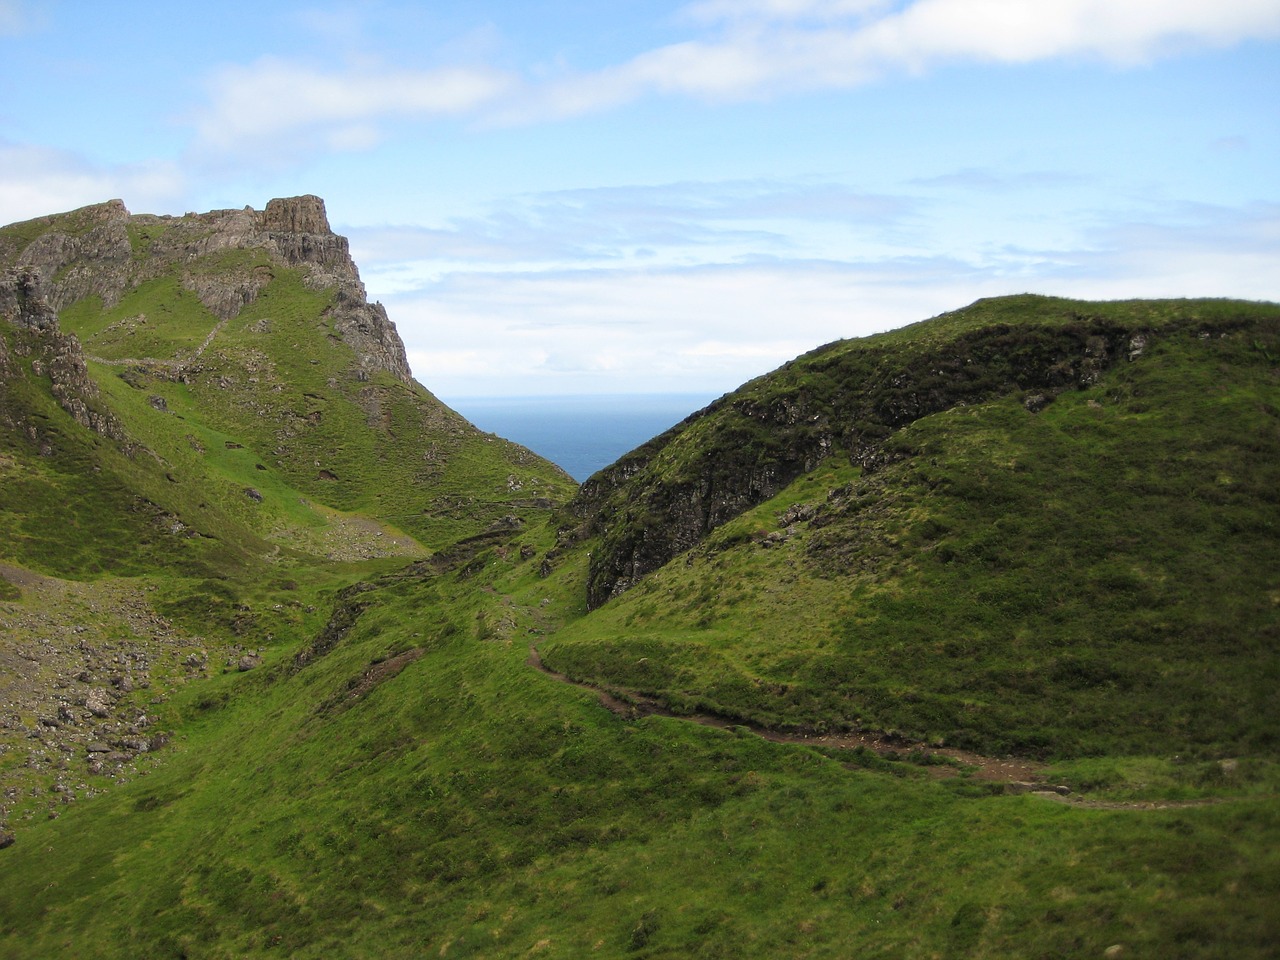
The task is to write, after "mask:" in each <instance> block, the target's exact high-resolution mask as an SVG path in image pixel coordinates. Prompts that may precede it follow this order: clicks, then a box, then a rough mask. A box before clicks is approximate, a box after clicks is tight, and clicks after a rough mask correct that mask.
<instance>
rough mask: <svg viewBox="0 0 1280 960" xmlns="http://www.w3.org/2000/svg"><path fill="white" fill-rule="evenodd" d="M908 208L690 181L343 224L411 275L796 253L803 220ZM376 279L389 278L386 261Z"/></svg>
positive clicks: (378, 259) (836, 189) (897, 215)
mask: <svg viewBox="0 0 1280 960" xmlns="http://www.w3.org/2000/svg"><path fill="white" fill-rule="evenodd" d="M916 209H917V204H916V202H915V201H913V200H912V199H910V198H909V197H905V196H894V195H888V194H876V193H868V192H859V191H856V190H853V189H850V188H849V187H847V186H845V185H842V184H837V183H829V182H808V181H801V182H793V181H780V180H738V181H719V182H710V183H707V182H692V181H691V182H683V183H671V184H659V185H646V186H619V187H608V188H595V189H579V190H560V191H551V192H547V193H541V194H536V195H530V196H521V197H512V198H505V199H503V200H502V201H500V202H499V203H498V204H495V207H494V209H493V210H492V211H491V212H489V213H487V214H485V215H481V216H475V217H461V218H455V219H453V220H451V221H449V222H448V223H447V224H445V225H443V226H439V227H412V226H394V225H393V226H389V227H382V228H378V227H366V228H356V229H353V230H351V231H350V235H351V240H352V244H353V250H354V252H355V253H356V255H357V256H358V257H359V258H360V262H361V263H362V264H365V265H367V267H368V268H369V272H370V274H371V275H374V274H377V273H378V271H379V270H380V269H382V268H383V267H384V265H388V264H391V265H398V266H391V267H390V269H391V270H392V271H396V272H398V273H399V275H400V276H401V277H402V278H409V277H411V276H412V275H413V273H414V271H413V270H411V269H405V266H404V265H405V264H406V263H407V262H410V261H428V260H429V261H433V263H432V265H431V266H430V268H429V270H430V272H431V273H439V272H440V271H441V270H442V269H448V268H449V267H451V266H454V267H456V266H457V265H461V264H464V263H465V264H467V269H472V270H499V269H520V270H526V269H546V268H548V267H549V266H550V267H552V268H555V267H559V266H563V265H566V264H570V263H579V264H587V263H596V264H605V265H614V266H616V265H618V264H619V263H620V262H631V263H645V264H647V265H649V266H651V267H658V266H663V265H669V264H670V263H672V262H680V263H683V264H684V265H690V264H692V263H701V262H707V261H712V262H723V261H725V260H733V259H734V258H735V257H748V256H749V257H752V258H759V257H761V256H764V255H767V254H768V253H770V252H773V253H775V254H779V255H782V254H787V255H790V256H796V255H803V250H802V247H803V235H804V233H805V231H806V229H818V230H824V231H830V230H836V231H840V232H843V233H850V234H863V235H877V234H880V233H882V232H884V231H885V230H890V229H893V228H894V227H895V226H896V225H897V224H899V223H901V222H902V221H904V220H906V219H909V218H911V217H912V216H914V215H915V213H916ZM382 279H383V280H384V281H386V280H390V279H391V278H390V277H389V276H387V274H385V273H384V274H383V275H382ZM392 285H393V286H395V287H397V288H399V286H400V285H399V284H398V283H393V284H392Z"/></svg>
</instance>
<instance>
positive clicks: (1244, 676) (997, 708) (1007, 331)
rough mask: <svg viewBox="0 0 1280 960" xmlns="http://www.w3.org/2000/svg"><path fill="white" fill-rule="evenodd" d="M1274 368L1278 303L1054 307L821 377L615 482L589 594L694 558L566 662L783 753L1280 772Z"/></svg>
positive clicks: (1278, 410) (568, 643) (818, 365)
mask: <svg viewBox="0 0 1280 960" xmlns="http://www.w3.org/2000/svg"><path fill="white" fill-rule="evenodd" d="M1012 321H1017V322H1016V323H1014V322H1012ZM1277 358H1280V311H1278V310H1277V309H1276V308H1275V307H1274V306H1269V305H1252V304H1241V303H1232V302H1215V301H1208V302H1183V303H1149V302H1135V303H1113V304H1080V303H1072V302H1066V301H1054V300H1049V299H1045V298H1013V299H1009V300H1002V301H994V302H983V303H979V304H976V305H975V306H974V307H972V308H970V309H968V310H965V311H960V312H959V313H957V314H953V315H948V316H946V317H942V318H939V319H938V320H936V321H930V322H929V323H927V324H923V325H918V326H916V327H913V328H908V329H907V330H905V331H899V332H897V333H894V334H891V335H888V336H885V337H874V338H870V339H867V340H863V341H849V342H845V343H840V344H834V345H831V346H829V347H825V348H823V349H821V350H818V351H815V352H814V353H812V354H809V355H807V356H805V357H802V358H800V359H798V360H796V361H794V362H793V363H791V364H788V365H787V366H786V367H784V368H783V369H782V370H780V371H778V372H777V373H776V374H771V375H769V376H768V377H764V378H762V379H761V380H759V381H756V382H754V383H752V384H748V385H747V386H746V387H744V388H743V389H742V390H741V391H739V392H738V393H736V394H733V395H730V396H729V397H727V398H725V399H724V400H722V401H720V402H719V403H718V404H717V405H714V406H713V407H712V408H711V409H710V410H709V411H708V412H707V413H705V414H704V415H703V416H701V417H697V418H691V421H689V422H686V424H684V425H682V426H680V427H677V428H675V429H674V430H673V431H672V432H671V433H669V434H668V435H666V436H665V437H662V438H658V439H656V440H654V441H652V442H651V443H650V444H649V445H648V446H647V447H646V448H642V450H640V451H637V452H636V453H634V454H631V455H630V457H631V460H632V463H630V464H620V465H619V466H617V467H613V468H610V469H609V470H606V471H605V472H604V473H603V474H602V475H600V476H598V477H596V478H593V479H592V480H590V481H588V483H587V484H586V485H585V486H584V492H583V494H580V497H579V502H578V503H577V504H575V506H574V509H575V510H576V511H579V512H581V511H582V510H583V506H582V501H583V500H584V499H588V498H593V499H594V500H595V501H597V503H593V505H592V509H593V510H594V511H595V512H594V513H593V516H594V517H596V518H597V519H596V520H595V521H594V522H595V523H596V524H598V525H600V526H605V525H607V526H608V529H607V532H606V533H605V534H604V535H603V537H602V538H601V540H602V542H601V543H599V544H596V545H595V548H594V550H593V553H592V577H593V581H592V585H593V587H594V586H595V585H596V584H597V583H598V582H599V580H600V578H601V577H603V576H604V575H606V574H610V573H613V574H614V575H615V576H616V575H617V574H616V572H615V571H619V570H621V571H624V572H625V574H626V575H627V576H630V577H633V578H634V576H635V574H634V571H636V570H638V569H641V570H642V569H643V565H644V564H645V563H646V562H650V560H651V558H653V557H655V556H656V557H658V558H662V557H664V556H665V555H666V554H668V553H672V552H673V551H674V550H675V549H677V548H680V547H685V545H686V543H688V541H689V540H693V539H694V536H693V535H691V534H690V533H689V531H691V530H693V531H696V536H697V539H696V545H692V546H689V547H686V548H685V550H684V552H683V553H682V555H681V556H680V558H679V559H678V561H677V562H674V563H672V564H670V565H669V566H666V567H664V568H662V569H661V570H660V571H658V572H656V573H654V574H653V575H652V576H651V577H649V578H648V579H640V580H639V583H638V586H634V587H633V588H632V589H631V590H629V591H628V592H625V593H623V594H622V595H621V596H620V597H618V598H617V599H614V600H612V601H610V602H609V603H608V604H606V605H605V606H603V607H602V608H601V609H600V610H599V611H598V612H597V615H595V616H593V617H591V618H589V619H588V620H585V621H583V622H582V623H580V624H577V625H575V626H574V627H572V628H570V629H568V630H566V631H563V632H562V633H561V634H559V635H558V636H557V637H556V638H555V640H554V642H552V643H549V644H548V645H547V647H546V650H545V653H546V654H547V659H548V662H549V663H551V664H552V665H554V666H556V667H557V668H558V669H561V670H563V671H564V672H567V673H569V674H571V675H573V676H575V677H578V678H581V679H591V680H597V681H605V682H608V683H610V684H614V685H619V686H622V687H629V688H634V689H636V690H639V691H642V692H644V693H646V694H650V695H653V696H658V697H660V698H662V699H663V700H664V701H666V702H667V703H669V704H670V705H672V706H673V707H677V708H680V709H699V710H706V711H711V712H714V713H717V714H721V715H724V716H727V717H732V718H737V719H740V720H743V721H754V722H760V723H764V724H766V725H769V726H778V725H787V726H795V727H800V728H820V729H823V730H826V729H856V728H858V727H862V726H870V727H872V728H874V729H880V730H894V731H899V732H901V733H904V734H906V735H907V736H909V737H911V738H913V739H916V740H928V741H934V742H940V743H941V742H945V743H948V744H952V745H957V746H965V747H972V748H977V749H983V750H986V751H989V752H991V751H994V752H1005V751H1010V750H1012V751H1015V752H1018V753H1023V754H1032V755H1045V756H1073V755H1089V754H1097V753H1116V752H1120V753H1161V752H1168V753H1185V752H1193V753H1194V752H1206V751H1207V752H1208V753H1211V754H1214V755H1222V756H1231V755H1235V754H1236V753H1253V752H1260V753H1264V754H1268V755H1274V754H1275V752H1276V751H1277V749H1280V741H1278V740H1277V736H1278V735H1280V728H1278V727H1277V723H1276V719H1277V718H1276V714H1275V711H1274V707H1273V700H1274V696H1273V691H1274V688H1275V683H1276V681H1277V679H1280V672H1278V671H1280V659H1277V657H1276V651H1277V649H1278V648H1280V403H1278V402H1277V401H1278V400H1280V392H1278V390H1277V387H1278V384H1277V374H1276V370H1277ZM753 444H754V446H753ZM814 461H818V462H819V465H818V466H817V467H816V468H813V469H808V468H810V467H811V466H812V464H813V462H814ZM851 461H852V462H851ZM637 463H639V464H643V466H642V467H640V468H639V469H637V468H636V464H637ZM614 473H617V474H620V475H625V476H626V477H627V479H625V480H624V481H622V482H620V483H617V484H616V486H613V487H612V488H611V489H610V485H611V483H612V480H611V475H612V474H614ZM792 476H795V477H796V479H795V480H794V481H792V482H790V483H788V482H787V479H788V478H789V477H792ZM761 477H769V478H775V479H773V480H772V482H771V483H761V482H759V480H758V478H761ZM753 484H755V486H753ZM601 489H608V490H609V494H608V497H607V498H605V497H602V496H600V494H599V493H598V492H596V491H599V490H601ZM766 497H767V498H768V499H765V498H766ZM753 499H754V500H755V501H757V503H756V504H752V502H751V501H752V500H753ZM726 505H731V506H736V507H738V509H741V510H744V511H745V512H742V513H741V514H738V515H736V516H730V514H731V512H732V511H731V510H729V509H727V507H726ZM602 518H603V519H602ZM622 582H623V583H625V584H627V585H630V583H631V581H630V580H623V581H622ZM615 591H616V588H615Z"/></svg>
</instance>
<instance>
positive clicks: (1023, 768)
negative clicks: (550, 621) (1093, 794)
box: [525, 646, 1067, 795]
mask: <svg viewBox="0 0 1280 960" xmlns="http://www.w3.org/2000/svg"><path fill="white" fill-rule="evenodd" d="M525 662H526V663H528V664H529V666H531V667H533V668H535V669H537V670H540V671H542V672H543V673H545V674H546V675H547V676H550V677H554V678H555V679H557V680H559V681H561V682H562V683H567V684H570V685H571V686H575V687H579V688H580V689H583V690H589V691H591V692H592V693H594V694H596V696H598V697H599V698H600V702H601V704H603V705H604V706H605V707H606V708H608V709H609V710H610V711H612V712H613V713H616V714H617V715H618V716H621V717H628V718H636V717H648V716H660V717H671V718H673V719H676V720H688V721H689V722H691V723H698V724H701V725H702V726H704V727H716V728H718V729H721V730H733V729H743V728H745V729H747V730H750V731H751V732H752V733H754V734H755V735H756V736H758V737H761V738H763V739H765V740H769V741H771V742H773V743H799V744H806V745H808V746H813V747H836V748H839V749H842V750H856V749H857V748H858V747H863V748H865V749H867V750H871V751H874V752H875V753H877V754H879V755H880V756H885V755H891V754H902V753H919V754H922V755H924V756H925V757H934V758H941V759H944V760H946V761H954V762H946V763H940V764H937V765H931V766H928V767H927V768H926V769H928V770H929V771H930V772H931V773H933V775H934V776H936V777H939V778H943V777H950V776H956V775H958V774H959V772H960V767H959V766H957V764H959V765H961V766H964V767H971V768H973V773H972V776H973V778H974V779H977V780H986V781H990V782H998V783H1007V784H1023V785H1025V789H1026V790H1027V791H1028V792H1031V791H1032V790H1033V788H1034V789H1038V790H1043V791H1045V792H1050V793H1053V794H1054V795H1060V794H1062V793H1063V791H1066V790H1067V788H1066V787H1055V786H1052V785H1050V784H1047V783H1044V782H1042V781H1041V780H1040V779H1039V778H1040V777H1041V771H1043V770H1044V766H1045V765H1044V764H1042V763H1037V762H1035V761H1034V760H1025V759H1021V758H1017V757H1004V758H999V757H986V756H982V755H981V754H977V753H971V752H970V751H968V750H956V749H953V748H950V747H929V746H926V745H925V744H923V743H919V742H917V741H913V740H908V739H906V738H904V737H897V736H891V735H888V734H884V733H874V732H868V731H861V732H857V733H781V732H779V731H777V730H770V729H768V728H767V727H762V726H759V725H757V724H753V723H744V722H742V721H739V720H727V719H725V718H724V717H717V716H715V715H714V714H708V713H676V712H675V711H673V710H671V709H669V708H668V707H666V706H664V705H663V704H662V703H660V702H659V701H657V700H654V699H652V698H650V697H646V696H643V695H641V694H637V693H634V692H632V691H629V690H627V691H623V690H616V689H610V688H607V687H603V686H599V685H597V684H593V683H584V682H582V681H580V680H574V679H572V678H571V677H567V676H565V675H564V674H563V673H559V672H557V671H555V670H552V669H551V668H550V667H548V666H547V665H546V664H545V663H543V662H542V655H541V654H540V653H538V649H537V648H536V647H534V646H530V647H529V657H528V659H527V660H526V661H525Z"/></svg>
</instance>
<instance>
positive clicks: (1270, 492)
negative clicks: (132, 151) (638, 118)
mask: <svg viewBox="0 0 1280 960" xmlns="http://www.w3.org/2000/svg"><path fill="white" fill-rule="evenodd" d="M0 258H2V259H3V263H4V265H5V267H6V269H7V270H8V273H7V274H6V276H5V280H4V283H3V284H0V314H3V320H0V334H3V336H0V390H2V391H3V394H2V395H0V399H3V401H4V402H3V406H2V407H0V441H2V445H0V494H2V495H0V510H3V511H4V518H3V519H4V521H5V522H4V523H3V525H0V700H3V704H2V705H0V707H2V708H0V781H3V784H4V787H5V792H4V797H3V801H0V821H2V820H3V819H4V818H5V817H7V823H4V822H0V877H3V880H0V955H3V956H6V957H14V958H23V957H33V958H35V957H41V958H43V957H48V956H59V955H67V956H71V955H74V956H80V957H135V956H148V957H174V958H177V957H186V958H222V957H256V956H261V957H272V956H296V957H322V956H323V957H331V956H369V957H379V958H386V957H393V958H394V957H420V956H424V955H431V956H443V957H467V956H472V957H516V956H539V957H581V956H599V957H671V958H675V957H688V956H705V957H718V956H725V957H730V956H732V957H743V956H751V957H797V956H804V957H812V958H828V957H829V958H837V957H847V956H850V955H859V956H860V955H864V954H865V955H883V956H900V957H937V956H973V957H1007V956H1038V957H1050V956H1061V957H1075V956H1081V957H1097V956H1111V957H1116V956H1179V957H1205V958H1208V957H1227V956H1230V957H1233V958H1235V957H1241V956H1245V957H1249V956H1256V957H1263V956H1268V955H1270V953H1271V952H1272V949H1273V947H1272V945H1273V944H1274V943H1275V942H1276V941H1277V940H1280V925H1278V921H1277V916H1276V913H1275V909H1274V904H1275V902H1276V897H1277V896H1280V854H1278V853H1277V851H1280V805H1278V804H1277V800H1276V795H1277V789H1278V788H1280V764H1278V763H1277V762H1276V761H1277V757H1276V751H1277V737H1276V734H1277V726H1278V721H1277V718H1276V715H1275V711H1274V707H1273V705H1272V700H1273V698H1271V697H1270V696H1269V694H1270V691H1271V690H1272V689H1273V688H1274V681H1275V679H1276V670H1277V650H1276V641H1277V639H1280V638H1278V637H1277V635H1276V621H1277V610H1278V609H1280V607H1278V606H1277V604H1278V603H1280V583H1277V582H1276V580H1275V571H1276V570H1277V569H1280V563H1277V560H1278V559H1280V558H1278V557H1277V542H1278V538H1277V496H1276V490H1277V489H1280V483H1278V482H1277V481H1278V480H1280V478H1278V477H1277V476H1276V473H1277V463H1280V438H1278V436H1277V420H1278V419H1280V412H1278V411H1280V373H1278V370H1277V357H1280V332H1278V326H1280V308H1277V307H1275V306H1273V305H1259V304H1243V303H1238V302H1231V301H1212V302H1147V301H1143V302H1132V303H1120V304H1085V303H1078V302H1071V301H1060V300H1050V299H1047V298H1033V297H1019V298H1006V299H1000V300H993V301H981V302H979V303H978V304H975V305H974V306H972V307H970V308H967V309H965V310H962V311H957V312H956V313H954V314H949V315H945V316H943V317H939V318H935V319H934V320H931V321H926V322H924V323H922V324H918V325H916V326H914V327H911V328H906V329H904V330H901V331H897V332H895V333H893V334H889V335H885V336H881V337H876V338H868V339H866V340H857V341H846V342H841V343H837V344H832V345H829V346H827V347H824V348H822V349H820V350H817V351H814V352H813V353H811V354H809V355H807V356H805V357H802V358H798V359H797V360H796V361H793V362H792V363H791V364H788V365H786V366H785V367H784V368H782V369H781V370H779V371H776V372H775V373H774V374H771V375H769V376H766V377H762V378H760V379H758V380H756V381H753V382H752V383H750V384H747V385H746V386H744V387H743V388H742V390H740V391H737V392H735V393H734V394H731V395H729V396H727V397H725V398H723V399H722V400H721V401H719V402H718V403H716V404H713V405H712V406H711V407H710V408H708V410H706V411H704V412H702V413H701V414H699V415H697V416H695V417H693V418H690V419H689V420H688V421H686V423H684V424H682V425H681V426H679V427H677V428H676V429H675V430H673V431H670V432H669V433H668V434H666V435H664V436H663V437H660V438H655V440H654V441H652V442H650V443H649V444H646V445H645V446H643V447H642V448H641V449H640V450H638V451H636V452H635V453H633V454H631V455H629V456H628V457H626V458H624V459H623V460H622V461H620V462H619V463H618V464H617V465H615V466H614V467H611V468H609V469H608V470H606V471H603V472H602V473H601V474H598V475H597V476H596V477H594V478H592V480H591V481H589V482H588V483H587V484H585V485H584V486H583V487H582V488H581V490H580V491H579V492H578V494H577V496H576V497H574V498H573V499H572V501H570V500H569V494H570V489H569V486H568V485H567V484H566V483H565V481H564V478H563V477H562V476H561V475H560V474H558V472H557V471H555V470H554V469H552V468H550V467H549V465H547V464H545V463H544V462H542V461H540V460H538V459H537V458H536V457H534V456H533V455H532V454H530V453H528V452H527V451H522V450H520V449H519V448H517V447H514V446H513V445H509V444H506V443H505V442H503V441H500V440H498V439H497V438H493V437H487V436H485V435H482V434H479V433H478V432H476V431H474V430H473V429H471V428H470V427H469V426H467V425H466V424H465V423H463V422H462V421H460V420H459V419H458V418H457V417H456V416H455V415H453V414H452V413H451V412H449V411H447V410H445V409H444V408H442V407H441V406H440V405H439V404H438V403H437V402H436V401H435V400H434V399H433V398H432V397H431V396H430V395H429V394H428V393H427V392H426V391H425V390H423V389H422V388H420V387H417V386H416V385H414V384H412V383H411V382H408V381H407V380H406V379H405V373H406V371H405V370H403V369H401V361H402V359H403V355H402V353H401V352H400V351H399V349H398V346H397V343H398V341H397V340H396V338H395V336H394V330H393V329H392V328H391V327H390V325H389V323H387V322H386V318H385V316H384V315H382V314H381V313H380V311H379V310H378V309H376V306H371V305H369V304H367V303H365V302H364V297H363V292H362V290H361V289H360V288H359V286H358V283H359V281H358V277H357V274H356V272H355V267H354V265H353V264H351V263H350V258H349V257H348V256H347V255H346V249H345V244H344V243H343V242H342V241H341V239H340V238H336V237H334V236H333V235H332V234H331V233H330V232H329V231H328V227H327V223H325V222H324V219H323V206H322V205H321V204H320V203H319V201H318V200H315V199H314V198H294V199H293V200H290V201H273V202H272V203H271V204H269V205H268V209H267V210H265V211H262V212H258V211H253V210H248V209H246V210H243V211H218V212H215V213H212V214H203V215H198V216H197V215H188V216H187V217H181V218H155V217H135V216H131V215H128V214H127V213H126V212H125V211H124V210H123V208H122V207H120V206H119V205H118V204H105V205H100V206H98V207H93V208H86V209H85V210H82V211H76V212H73V213H72V214H64V215H60V216H57V217H51V218H42V219H41V220H39V221H32V222H28V223H26V224H16V225H14V226H12V227H8V228H4V229H0ZM533 647H536V648H537V649H536V650H535V649H532V648H533ZM539 651H540V652H541V655H542V660H541V661H540V659H539ZM540 662H541V663H543V664H545V665H546V666H547V668H548V670H552V671H560V673H559V674H558V675H557V674H556V673H554V672H548V671H547V670H539V669H537V667H538V666H539V664H540ZM566 679H577V680H578V681H579V683H578V684H577V685H575V684H573V683H568V682H565V680H566ZM593 686H594V687H600V688H607V689H606V691H605V692H606V694H607V695H605V696H601V695H600V691H599V690H596V689H593ZM584 687H585V689H584ZM664 711H665V715H664ZM693 721H697V722H693ZM716 724H718V726H717V725H716ZM779 731H790V732H791V734H792V736H790V737H785V736H779ZM837 734H838V735H837ZM941 742H945V743H947V744H951V745H960V746H967V747H969V748H971V749H973V748H978V749H982V750H987V751H991V752H993V753H997V754H998V755H997V756H988V757H978V756H974V755H973V754H972V753H963V752H960V751H957V750H955V749H943V748H940V747H938V746H937V744H939V743H941Z"/></svg>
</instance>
